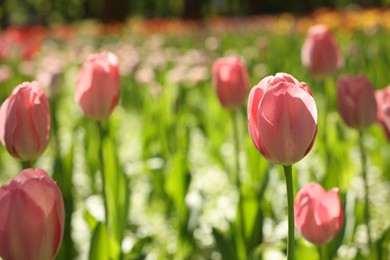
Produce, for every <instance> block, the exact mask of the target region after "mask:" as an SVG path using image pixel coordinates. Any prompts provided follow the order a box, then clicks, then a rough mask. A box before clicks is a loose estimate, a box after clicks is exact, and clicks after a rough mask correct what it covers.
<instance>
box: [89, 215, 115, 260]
mask: <svg viewBox="0 0 390 260" xmlns="http://www.w3.org/2000/svg"><path fill="white" fill-rule="evenodd" d="M109 246H110V245H109V238H108V234H107V229H106V226H105V225H104V224H103V223H101V222H99V223H97V225H96V227H95V230H94V231H93V234H92V238H91V246H90V249H89V258H88V259H89V260H107V259H110V249H109Z"/></svg>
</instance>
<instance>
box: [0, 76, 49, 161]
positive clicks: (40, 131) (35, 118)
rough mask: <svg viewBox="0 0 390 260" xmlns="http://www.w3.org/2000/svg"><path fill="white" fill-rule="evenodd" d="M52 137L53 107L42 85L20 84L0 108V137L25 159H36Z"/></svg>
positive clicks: (8, 147) (18, 156) (16, 154)
mask: <svg viewBox="0 0 390 260" xmlns="http://www.w3.org/2000/svg"><path fill="white" fill-rule="evenodd" d="M49 139H50V108H49V103H48V101H47V97H46V95H45V93H44V91H43V88H42V86H41V84H40V83H39V82H37V81H33V82H24V83H22V84H20V85H19V86H17V87H16V88H15V89H14V91H13V92H12V94H11V95H10V96H9V97H8V98H7V99H6V100H5V101H4V103H3V104H2V105H1V108H0V140H1V142H2V143H3V145H4V146H5V147H6V148H7V150H8V152H9V153H10V154H11V155H12V156H13V157H15V158H17V159H20V160H22V161H32V160H35V159H37V158H38V157H39V156H40V155H41V154H42V153H43V151H44V150H45V149H46V147H47V145H48V143H49Z"/></svg>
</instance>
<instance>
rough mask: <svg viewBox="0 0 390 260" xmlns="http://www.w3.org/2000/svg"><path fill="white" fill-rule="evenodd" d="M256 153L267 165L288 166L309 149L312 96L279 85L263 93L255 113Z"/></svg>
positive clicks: (314, 121) (313, 130) (313, 109)
mask: <svg viewBox="0 0 390 260" xmlns="http://www.w3.org/2000/svg"><path fill="white" fill-rule="evenodd" d="M257 120H258V130H259V139H260V140H261V142H262V143H263V145H262V146H261V147H260V150H261V151H263V155H264V156H266V157H267V159H269V160H270V161H271V162H274V163H278V164H283V165H291V164H293V163H295V162H297V161H299V160H301V159H302V158H303V157H304V156H305V155H306V153H307V152H308V150H309V149H310V148H311V146H312V143H313V140H314V137H315V135H316V133H317V108H316V105H315V102H314V99H313V97H312V96H311V95H310V94H309V93H307V92H306V91H304V90H303V89H302V88H300V87H299V86H296V85H294V84H290V83H286V82H281V83H279V84H278V85H276V86H275V87H272V88H270V89H269V90H268V91H266V92H265V94H264V96H263V98H262V99H261V102H260V104H259V108H258V114H257Z"/></svg>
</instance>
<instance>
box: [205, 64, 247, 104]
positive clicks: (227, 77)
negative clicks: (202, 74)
mask: <svg viewBox="0 0 390 260" xmlns="http://www.w3.org/2000/svg"><path fill="white" fill-rule="evenodd" d="M212 76H213V83H214V88H215V90H216V92H217V96H218V99H219V101H220V103H221V105H222V106H223V107H225V108H227V109H235V108H238V107H240V106H242V104H243V103H244V101H245V99H246V95H247V93H248V85H249V76H248V72H247V70H246V67H245V65H244V64H243V63H242V62H241V61H240V59H239V58H237V57H225V58H219V59H217V60H216V61H215V62H214V64H213V68H212Z"/></svg>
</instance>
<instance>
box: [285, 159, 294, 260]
mask: <svg viewBox="0 0 390 260" xmlns="http://www.w3.org/2000/svg"><path fill="white" fill-rule="evenodd" d="M283 168H284V175H285V176H286V188H287V207H288V240H287V260H293V259H294V240H295V238H294V229H295V225H294V188H293V180H292V166H291V165H288V166H283Z"/></svg>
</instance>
